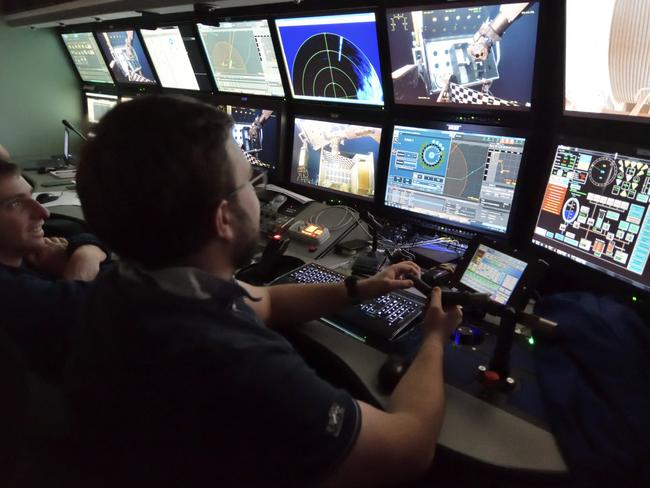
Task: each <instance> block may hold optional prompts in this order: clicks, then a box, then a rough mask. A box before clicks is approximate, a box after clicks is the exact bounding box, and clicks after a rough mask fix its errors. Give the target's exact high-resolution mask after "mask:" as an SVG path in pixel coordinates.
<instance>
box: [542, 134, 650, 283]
mask: <svg viewBox="0 0 650 488" xmlns="http://www.w3.org/2000/svg"><path fill="white" fill-rule="evenodd" d="M649 199H650V160H646V159H640V158H638V157H628V156H624V155H622V154H618V153H604V152H599V151H593V150H589V149H581V148H576V147H568V146H563V145H560V146H558V148H557V153H556V155H555V160H554V162H553V169H552V170H551V175H550V178H549V181H548V185H547V187H546V193H545V195H544V200H543V202H542V208H541V210H540V213H539V217H538V219H537V226H536V227H535V235H534V237H533V242H534V243H535V244H537V245H540V246H542V247H545V248H547V249H550V250H551V251H553V252H555V253H557V254H559V255H562V256H565V257H568V258H570V259H573V260H574V261H577V262H579V263H581V264H585V265H587V266H590V267H592V268H595V269H598V270H600V271H603V272H605V273H607V274H610V275H613V276H616V277H618V278H620V279H623V280H626V281H629V282H631V283H633V284H635V285H637V286H640V287H642V288H644V289H646V290H650V276H649V273H648V271H647V270H648V268H647V263H648V255H649V254H650V218H649V217H648V215H647V214H648V200H649Z"/></svg>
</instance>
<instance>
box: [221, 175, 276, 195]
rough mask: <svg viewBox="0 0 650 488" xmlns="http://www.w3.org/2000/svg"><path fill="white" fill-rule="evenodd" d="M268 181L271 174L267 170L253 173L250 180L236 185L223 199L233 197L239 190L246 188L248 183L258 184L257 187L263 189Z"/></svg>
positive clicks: (254, 185)
mask: <svg viewBox="0 0 650 488" xmlns="http://www.w3.org/2000/svg"><path fill="white" fill-rule="evenodd" d="M268 182H269V174H268V171H267V170H263V171H261V172H259V173H257V174H255V173H253V175H252V176H251V179H250V180H248V181H247V182H246V183H244V184H242V185H239V186H238V187H236V188H235V189H234V190H233V191H231V192H230V193H228V194H227V195H226V196H225V197H223V199H224V200H228V199H229V198H232V197H233V196H234V195H235V194H236V193H237V192H238V191H239V190H241V189H242V188H244V187H245V186H246V185H251V186H252V187H256V186H257V187H261V188H262V189H265V188H266V185H267V184H268Z"/></svg>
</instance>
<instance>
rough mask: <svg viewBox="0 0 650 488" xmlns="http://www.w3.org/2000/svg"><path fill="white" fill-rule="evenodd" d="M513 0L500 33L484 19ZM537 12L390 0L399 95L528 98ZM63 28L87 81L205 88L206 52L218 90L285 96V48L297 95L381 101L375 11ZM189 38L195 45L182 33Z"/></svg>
mask: <svg viewBox="0 0 650 488" xmlns="http://www.w3.org/2000/svg"><path fill="white" fill-rule="evenodd" d="M513 5H514V6H515V9H518V10H519V12H518V13H517V14H516V15H514V16H513V18H511V19H510V21H509V23H507V32H503V33H502V34H503V35H502V36H500V35H497V37H494V36H493V35H492V34H493V33H492V34H491V33H490V32H492V31H490V29H491V28H492V27H495V26H497V25H504V24H503V20H504V18H506V16H507V15H509V14H508V12H509V11H510V10H512V6H513ZM538 13H539V5H538V2H522V3H516V4H500V3H499V2H498V1H496V2H495V1H494V0H493V1H492V2H491V3H481V2H479V3H477V4H473V5H472V6H471V7H466V8H451V9H450V8H440V7H439V6H438V7H435V6H433V7H431V8H418V9H416V10H414V9H405V8H399V9H388V10H387V11H386V16H387V18H386V22H387V24H386V26H387V38H388V51H389V52H390V60H391V61H390V69H391V78H392V85H393V87H394V90H393V91H394V96H395V102H396V103H401V104H415V105H438V104H449V103H451V104H473V105H485V106H489V107H492V106H499V107H501V108H506V109H515V110H516V109H522V110H526V109H528V108H529V107H530V102H531V92H532V80H533V70H534V64H535V47H536V39H537V24H538ZM273 28H274V29H275V31H276V32H277V39H278V41H279V49H276V47H275V44H274V40H273V36H272V35H271V30H272V29H273ZM188 29H189V30H188ZM195 33H196V34H198V35H196V34H195ZM62 37H63V41H64V43H65V45H66V47H67V49H68V51H69V53H70V56H71V57H72V60H73V62H74V64H75V66H76V68H77V70H78V72H79V75H80V77H81V79H82V80H83V81H84V82H93V83H113V81H115V82H117V83H120V84H140V85H147V84H150V85H152V84H158V83H160V85H162V86H163V87H164V88H177V89H186V90H199V89H208V90H209V89H210V87H209V86H206V85H205V83H203V86H201V85H202V81H203V80H201V79H200V76H197V75H198V74H199V73H202V72H205V71H206V70H205V68H204V67H203V66H202V65H203V62H202V59H205V60H207V62H208V64H209V68H210V69H209V71H210V73H211V75H212V80H213V82H214V85H215V86H216V88H217V90H218V91H220V92H226V93H236V94H245V95H265V96H276V97H284V96H285V90H284V86H283V82H282V78H281V73H280V67H279V63H278V58H281V59H282V61H283V65H284V68H285V70H286V74H287V79H288V81H289V87H290V90H291V94H292V96H293V97H294V98H296V99H306V100H324V101H335V102H339V103H352V104H367V105H376V106H382V105H384V86H385V84H384V83H383V82H382V69H381V62H380V58H384V59H385V58H386V56H385V55H383V54H380V52H381V49H380V44H379V41H378V32H377V26H376V14H375V13H374V12H365V13H354V14H342V15H327V16H310V17H298V18H276V19H274V20H271V21H269V20H265V19H264V20H254V21H236V22H230V21H222V22H220V23H218V25H205V24H201V23H199V24H196V31H194V26H193V25H183V26H177V27H174V26H172V27H162V28H158V29H155V30H147V29H141V30H139V31H135V30H123V31H106V32H104V31H95V32H79V33H64V34H62ZM195 37H196V38H198V39H199V40H200V45H201V48H202V55H201V54H199V53H197V52H195V51H197V49H196V47H195V46H193V45H192V43H191V42H190V41H193V40H194V38H195ZM479 51H482V52H479ZM276 53H280V55H279V56H277V55H276ZM205 81H207V80H205Z"/></svg>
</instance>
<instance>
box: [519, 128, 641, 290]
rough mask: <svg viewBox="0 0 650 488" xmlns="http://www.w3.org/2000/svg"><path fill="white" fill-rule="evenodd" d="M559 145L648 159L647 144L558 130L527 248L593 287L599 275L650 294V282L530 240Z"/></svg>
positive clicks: (624, 286) (624, 287)
mask: <svg viewBox="0 0 650 488" xmlns="http://www.w3.org/2000/svg"><path fill="white" fill-rule="evenodd" d="M559 146H568V147H573V148H576V149H587V150H592V151H599V152H605V153H609V154H612V153H613V152H617V153H619V154H623V155H625V156H629V157H632V158H640V159H647V160H649V161H650V146H649V147H647V148H643V147H640V146H638V145H635V144H629V143H621V142H611V141H608V140H604V139H589V138H585V137H580V136H572V135H567V134H558V135H557V136H556V137H555V138H554V139H553V144H552V145H551V149H550V150H549V159H550V164H548V166H547V167H545V170H546V171H545V173H544V174H545V178H544V179H543V180H542V184H541V192H539V195H538V198H537V199H536V202H535V203H536V205H535V207H534V208H535V210H536V212H535V213H534V214H533V215H532V216H531V223H532V228H531V231H530V235H529V238H528V239H527V242H528V244H529V246H530V247H531V249H534V250H535V252H536V253H539V254H540V255H543V257H544V259H545V260H547V261H549V262H550V263H551V265H552V266H553V267H559V268H563V267H569V268H570V269H571V270H572V271H574V272H575V273H576V274H577V275H579V276H588V277H590V278H591V279H589V280H587V282H589V283H591V285H590V286H595V288H596V289H598V288H599V287H598V286H597V285H598V281H599V280H598V277H600V278H601V279H602V278H603V277H607V278H608V279H607V280H603V281H607V282H608V283H610V285H611V283H612V282H615V283H617V288H621V289H627V290H633V291H635V292H636V293H644V294H647V295H650V284H649V285H647V286H644V285H642V284H640V283H639V284H637V282H635V281H634V280H632V279H630V278H627V277H625V276H621V275H619V274H616V273H615V272H613V271H610V270H607V269H604V268H602V267H600V266H599V265H596V264H593V263H590V262H589V261H587V260H585V261H586V262H585V263H584V264H583V263H580V262H578V261H576V260H575V259H572V258H570V257H568V256H562V255H561V254H559V253H557V252H556V251H553V250H551V249H548V248H546V247H545V246H544V245H542V244H537V243H535V242H533V240H534V239H535V238H536V234H535V229H536V227H537V222H538V220H539V215H540V214H541V211H542V204H543V202H544V195H545V193H546V188H547V186H548V182H549V178H550V175H551V171H552V169H553V162H554V161H555V156H556V155H557V149H558V147H559ZM612 147H614V148H616V149H620V150H618V151H612V150H611V148H612ZM647 209H650V203H649V204H648V206H647ZM578 257H580V256H578ZM569 263H570V264H569ZM646 268H647V271H646V272H647V273H650V264H648V265H647V266H646ZM606 290H608V291H611V287H610V286H607V287H606Z"/></svg>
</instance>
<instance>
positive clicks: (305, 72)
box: [275, 13, 384, 105]
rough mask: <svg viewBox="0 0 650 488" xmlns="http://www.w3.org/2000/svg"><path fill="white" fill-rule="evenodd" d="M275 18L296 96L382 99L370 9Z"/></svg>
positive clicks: (380, 102)
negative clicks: (339, 13) (295, 17)
mask: <svg viewBox="0 0 650 488" xmlns="http://www.w3.org/2000/svg"><path fill="white" fill-rule="evenodd" d="M275 23H276V25H277V28H278V33H279V36H280V44H281V47H282V55H283V56H284V60H285V64H286V66H287V70H288V75H289V80H290V81H291V91H292V93H293V96H294V97H295V98H302V99H312V100H330V101H336V102H344V103H362V104H372V105H383V104H384V94H383V90H382V85H381V70H380V65H379V49H378V46H377V28H376V22H375V14H374V13H364V14H349V15H330V16H327V17H304V18H297V19H277V20H276V21H275Z"/></svg>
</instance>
